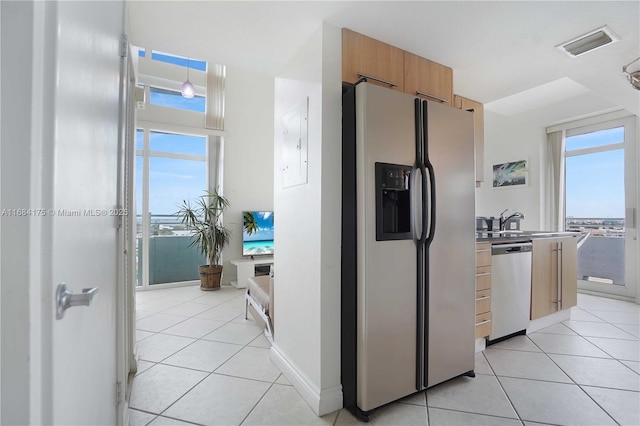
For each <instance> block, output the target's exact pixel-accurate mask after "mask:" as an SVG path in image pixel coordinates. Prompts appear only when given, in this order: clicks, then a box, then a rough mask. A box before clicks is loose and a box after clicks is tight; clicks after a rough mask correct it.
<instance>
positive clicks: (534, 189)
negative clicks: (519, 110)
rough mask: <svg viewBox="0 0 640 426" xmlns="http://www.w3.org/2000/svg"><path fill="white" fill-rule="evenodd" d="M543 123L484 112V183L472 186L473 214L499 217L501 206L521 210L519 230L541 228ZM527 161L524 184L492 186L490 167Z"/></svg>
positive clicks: (503, 208) (527, 118) (524, 117)
mask: <svg viewBox="0 0 640 426" xmlns="http://www.w3.org/2000/svg"><path fill="white" fill-rule="evenodd" d="M545 127H546V126H545V125H544V124H542V123H539V122H538V121H537V120H532V119H531V118H530V117H527V116H523V117H504V116H501V115H499V114H496V113H493V112H490V111H485V153H484V158H485V166H484V182H482V184H481V186H480V188H477V189H476V215H477V216H499V215H500V213H501V212H502V211H503V210H505V209H511V210H516V211H519V212H521V213H524V217H525V218H524V220H523V221H521V222H520V226H521V228H522V229H527V230H539V229H541V228H540V226H541V209H542V208H543V206H542V202H541V201H542V196H543V194H542V192H541V191H542V190H543V189H542V187H541V182H540V178H541V172H540V167H541V166H540V165H541V155H542V151H541V149H542V147H543V146H544V143H546V132H545ZM517 160H527V161H528V168H529V176H528V184H527V186H525V187H519V186H516V187H505V188H492V173H493V170H492V166H493V165H494V164H500V163H504V162H507V161H517Z"/></svg>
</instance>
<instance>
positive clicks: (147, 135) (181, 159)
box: [136, 129, 208, 286]
mask: <svg viewBox="0 0 640 426" xmlns="http://www.w3.org/2000/svg"><path fill="white" fill-rule="evenodd" d="M138 135H139V138H142V139H143V149H142V150H139V151H138V152H137V155H136V190H137V191H136V195H137V203H138V208H137V225H138V226H137V228H138V233H137V234H138V239H137V243H136V247H137V253H136V258H137V262H136V264H137V265H138V270H137V272H138V285H139V286H142V285H146V284H148V285H156V284H165V283H174V282H184V281H192V280H197V279H198V278H199V275H198V266H199V265H202V264H203V263H206V262H204V258H203V256H202V255H201V254H200V253H199V252H198V250H197V248H195V247H189V245H190V243H191V232H190V231H189V230H187V229H186V228H185V227H184V225H182V224H181V223H180V221H179V220H178V219H177V217H176V216H175V213H176V212H177V211H178V209H179V206H180V204H181V203H182V200H192V199H194V198H196V197H199V196H201V195H203V194H204V191H205V190H206V189H207V188H208V184H207V137H206V136H194V135H186V134H179V133H169V132H159V131H154V130H149V129H141V130H138ZM145 252H148V254H146V255H145ZM145 265H146V266H145Z"/></svg>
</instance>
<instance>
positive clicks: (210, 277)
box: [200, 265, 222, 291]
mask: <svg viewBox="0 0 640 426" xmlns="http://www.w3.org/2000/svg"><path fill="white" fill-rule="evenodd" d="M221 278H222V265H202V266H200V290H204V291H213V290H220V280H221Z"/></svg>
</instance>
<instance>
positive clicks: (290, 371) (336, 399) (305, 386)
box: [271, 344, 342, 416]
mask: <svg viewBox="0 0 640 426" xmlns="http://www.w3.org/2000/svg"><path fill="white" fill-rule="evenodd" d="M271 361H273V363H274V364H275V365H276V366H277V367H278V368H279V369H280V371H282V374H284V376H285V377H286V378H287V380H289V382H290V383H291V384H292V385H293V387H294V388H296V390H297V391H298V392H299V393H300V395H302V398H304V400H305V401H306V402H307V404H309V406H310V407H311V409H312V410H313V412H314V413H315V414H316V415H317V416H324V415H325V414H329V413H332V412H334V411H336V410H339V409H341V408H342V386H341V385H338V386H334V387H331V388H328V389H322V390H321V389H318V386H317V385H316V384H315V383H313V382H312V381H311V380H309V378H308V377H307V376H306V375H305V374H304V373H302V372H301V371H300V370H298V369H297V368H296V367H295V366H294V365H293V364H292V363H291V362H289V360H288V359H287V357H286V356H285V355H284V354H283V353H282V351H280V350H279V349H278V347H277V345H275V344H274V345H272V346H271Z"/></svg>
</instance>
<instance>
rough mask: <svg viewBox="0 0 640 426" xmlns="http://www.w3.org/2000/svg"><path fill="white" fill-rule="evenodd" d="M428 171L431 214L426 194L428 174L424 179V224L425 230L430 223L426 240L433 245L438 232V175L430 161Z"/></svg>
mask: <svg viewBox="0 0 640 426" xmlns="http://www.w3.org/2000/svg"><path fill="white" fill-rule="evenodd" d="M424 167H425V168H426V169H427V170H428V171H429V202H428V203H429V206H428V208H429V209H428V211H429V214H428V215H427V205H426V204H427V194H426V186H427V185H426V178H427V177H426V174H425V175H424V179H423V185H424V188H423V191H422V192H423V195H422V197H423V200H422V208H423V210H422V223H423V224H424V226H425V229H426V227H427V222H428V228H429V234H428V235H427V238H426V240H425V242H426V244H427V245H429V244H431V242H432V241H433V238H434V235H435V232H436V174H435V173H434V171H433V166H432V165H431V163H430V162H429V160H428V159H427V164H426V166H424Z"/></svg>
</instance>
